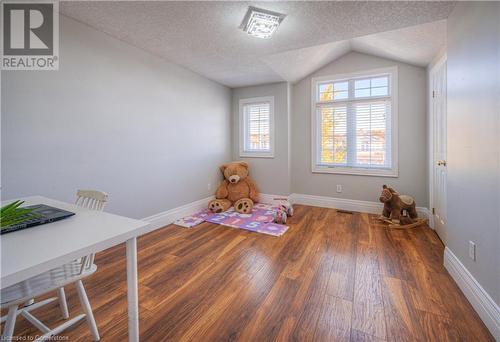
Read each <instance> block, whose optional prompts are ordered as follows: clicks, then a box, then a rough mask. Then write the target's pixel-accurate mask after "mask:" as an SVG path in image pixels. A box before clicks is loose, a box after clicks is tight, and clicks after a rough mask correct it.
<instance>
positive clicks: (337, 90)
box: [313, 74, 395, 173]
mask: <svg viewBox="0 0 500 342" xmlns="http://www.w3.org/2000/svg"><path fill="white" fill-rule="evenodd" d="M390 83H391V74H382V75H376V76H371V77H370V76H367V77H356V78H352V79H341V80H338V81H336V80H333V81H326V82H325V81H323V82H317V83H316V84H315V95H314V96H315V98H314V99H313V100H314V104H313V106H314V107H315V108H316V118H315V124H316V133H315V139H316V142H315V144H316V145H315V158H316V159H315V161H314V162H313V169H316V171H318V170H321V169H323V170H325V169H340V170H343V171H344V172H342V173H349V171H348V170H349V169H351V170H365V169H367V170H379V171H380V172H384V170H394V169H395V166H394V163H393V156H392V154H393V152H392V151H393V141H394V139H393V132H392V123H393V120H392V119H393V118H392V107H393V106H392V103H393V97H392V94H391V84H390ZM346 170H347V171H346ZM320 172H321V171H320ZM325 172H329V171H325ZM375 172H376V171H375Z"/></svg>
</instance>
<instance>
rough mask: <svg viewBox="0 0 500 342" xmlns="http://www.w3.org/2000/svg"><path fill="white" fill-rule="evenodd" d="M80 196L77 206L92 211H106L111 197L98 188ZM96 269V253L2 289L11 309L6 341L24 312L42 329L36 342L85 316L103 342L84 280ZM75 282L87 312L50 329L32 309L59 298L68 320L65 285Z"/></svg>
mask: <svg viewBox="0 0 500 342" xmlns="http://www.w3.org/2000/svg"><path fill="white" fill-rule="evenodd" d="M76 196H77V199H76V205H78V206H81V207H85V208H88V209H92V210H103V209H104V206H105V204H106V201H107V198H108V195H107V194H106V193H104V192H100V191H95V190H78V191H77V194H76ZM96 270H97V266H96V265H95V264H94V254H89V255H86V256H84V257H82V258H79V259H77V260H74V261H72V262H70V263H68V264H65V265H63V266H60V267H57V268H55V269H52V270H50V271H48V272H45V273H43V274H40V275H38V276H35V277H33V278H30V279H28V280H25V281H23V282H20V283H17V284H14V285H12V286H9V287H7V288H5V289H2V290H1V296H0V299H1V306H2V307H7V308H8V309H9V310H8V313H7V315H6V316H4V317H2V319H1V321H2V322H5V326H4V331H3V333H2V340H10V339H11V338H12V335H13V334H14V328H15V324H16V318H17V316H18V315H22V316H23V317H24V318H26V320H28V321H29V322H30V323H31V324H33V325H34V326H35V327H36V328H38V329H39V330H40V331H42V333H43V335H41V336H39V337H38V338H37V339H36V340H35V341H44V340H47V339H49V338H50V337H51V336H54V335H57V334H59V333H61V332H62V331H64V330H65V329H67V328H69V327H70V326H72V325H74V324H75V323H77V322H79V321H80V320H82V319H83V318H85V319H86V321H87V324H88V326H89V329H90V331H91V334H92V339H93V340H94V341H99V339H100V337H99V332H98V331H97V325H96V322H95V319H94V314H93V313H92V307H91V306H90V303H89V300H88V298H87V293H86V292H85V288H84V287H83V283H82V279H83V278H85V277H88V276H89V275H91V274H93V273H94V272H95V271H96ZM72 283H74V284H75V286H76V290H77V293H78V298H79V299H80V304H81V306H82V309H83V312H84V313H83V314H81V315H78V316H76V317H74V318H72V319H70V320H68V321H66V322H64V323H63V324H61V325H59V326H57V327H55V328H54V329H50V328H49V327H48V326H46V325H45V324H43V323H42V322H41V321H40V320H38V319H37V318H36V317H35V316H33V315H32V314H31V313H30V311H33V310H34V309H37V308H39V307H41V306H44V305H46V304H48V303H51V302H53V301H55V300H56V299H58V300H59V306H60V308H61V312H62V316H63V318H64V319H68V318H69V312H68V305H67V302H66V295H65V293H64V286H66V285H68V284H72ZM54 290H57V298H56V297H53V298H49V299H46V300H43V301H41V302H37V303H35V302H34V300H33V298H35V297H37V296H40V295H43V294H45V293H48V292H51V291H54Z"/></svg>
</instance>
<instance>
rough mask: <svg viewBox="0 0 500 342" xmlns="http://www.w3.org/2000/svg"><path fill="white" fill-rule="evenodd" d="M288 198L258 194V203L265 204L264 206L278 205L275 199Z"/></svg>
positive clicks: (285, 196)
mask: <svg viewBox="0 0 500 342" xmlns="http://www.w3.org/2000/svg"><path fill="white" fill-rule="evenodd" d="M289 197H290V196H287V195H271V194H259V201H260V203H265V204H277V203H279V200H276V199H275V198H289Z"/></svg>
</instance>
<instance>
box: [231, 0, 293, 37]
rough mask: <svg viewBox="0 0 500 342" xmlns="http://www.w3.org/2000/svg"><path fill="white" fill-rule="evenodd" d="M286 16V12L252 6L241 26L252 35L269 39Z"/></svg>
mask: <svg viewBox="0 0 500 342" xmlns="http://www.w3.org/2000/svg"><path fill="white" fill-rule="evenodd" d="M284 18H285V15H284V14H281V13H277V12H272V11H268V10H265V9H261V8H255V7H252V6H250V7H248V11H247V13H246V14H245V18H243V22H242V23H241V25H240V28H241V29H242V30H243V31H245V32H246V33H248V34H249V35H251V36H254V37H258V38H264V39H268V38H271V36H272V35H273V33H274V32H275V31H276V29H277V28H278V26H279V25H280V23H281V22H282V21H283V19H284Z"/></svg>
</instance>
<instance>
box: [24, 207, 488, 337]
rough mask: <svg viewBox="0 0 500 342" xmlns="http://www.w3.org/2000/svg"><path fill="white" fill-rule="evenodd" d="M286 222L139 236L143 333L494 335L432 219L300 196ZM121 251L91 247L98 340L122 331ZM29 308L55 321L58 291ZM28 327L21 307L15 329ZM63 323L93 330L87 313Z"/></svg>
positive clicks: (81, 332)
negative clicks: (275, 228)
mask: <svg viewBox="0 0 500 342" xmlns="http://www.w3.org/2000/svg"><path fill="white" fill-rule="evenodd" d="M289 225H290V229H289V231H288V232H287V233H286V234H285V235H284V236H282V237H279V238H276V237H271V236H266V235H262V234H257V233H251V232H247V231H244V230H239V229H234V228H229V227H223V226H218V225H213V224H208V223H204V224H202V225H200V226H198V227H196V228H192V229H185V228H179V227H176V226H168V227H165V228H163V229H159V230H157V231H154V232H152V233H150V234H148V235H146V236H144V237H141V238H140V239H139V244H138V248H139V278H140V279H139V282H140V287H139V303H140V331H141V341H237V340H238V341H493V337H492V336H491V335H490V334H489V332H488V331H487V329H486V327H485V326H484V324H483V323H482V322H481V321H480V319H479V317H478V315H477V314H476V313H475V312H474V310H473V309H472V307H471V305H470V304H469V303H468V301H467V300H466V299H465V297H464V296H463V295H462V293H461V292H460V290H459V289H458V287H457V286H456V284H455V283H454V281H453V280H452V279H451V278H450V276H449V275H448V273H447V272H446V270H445V269H444V267H443V260H442V256H443V245H442V243H441V241H440V240H439V238H438V237H437V236H436V234H435V233H434V231H432V230H431V229H429V228H424V227H419V228H414V229H410V230H388V229H387V228H385V227H384V226H383V225H382V224H381V223H379V222H378V221H377V220H376V218H375V216H373V215H367V214H359V213H355V214H354V215H350V214H340V213H337V212H336V211H335V210H333V209H323V208H315V207H307V206H296V214H295V216H294V217H293V218H292V219H291V220H290V222H289ZM124 255H125V248H124V246H118V247H116V248H112V249H109V250H107V251H104V252H102V253H100V254H98V257H97V261H96V262H97V265H98V271H97V272H96V273H95V274H94V275H93V276H92V277H90V278H88V279H86V280H84V284H85V287H86V289H87V293H88V295H89V298H90V301H91V304H92V306H93V308H94V313H95V316H96V320H97V324H98V327H99V332H100V334H101V338H102V341H125V340H126V338H127V297H126V282H125V279H126V272H125V259H124ZM67 294H68V299H69V305H70V313H72V314H76V313H79V312H81V310H80V307H79V305H78V301H77V297H76V291H75V289H74V287H73V286H70V287H68V288H67ZM35 313H36V314H37V316H38V317H40V318H41V319H42V320H44V321H45V322H46V323H48V324H49V325H51V326H53V325H55V324H58V323H60V322H61V321H62V319H61V318H60V311H59V310H58V308H57V304H56V303H54V304H53V305H52V304H51V305H50V306H47V307H45V308H42V309H38V311H36V312H35ZM37 333H38V332H37V331H36V330H35V329H34V328H32V327H31V326H30V325H29V324H28V323H27V322H26V321H25V320H24V319H23V318H19V319H18V324H17V327H16V334H21V335H24V334H29V335H35V334H37ZM65 335H67V336H69V340H70V341H90V340H91V338H90V333H89V330H88V328H87V325H86V324H85V323H84V322H82V323H80V324H79V325H78V326H75V327H74V328H72V329H71V330H68V331H67V332H65Z"/></svg>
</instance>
